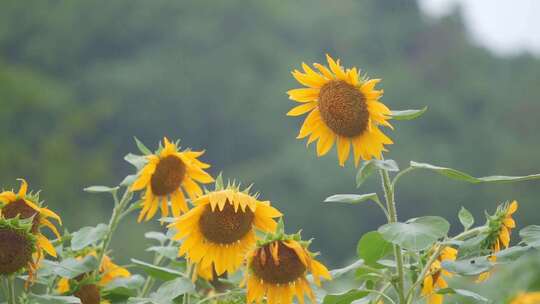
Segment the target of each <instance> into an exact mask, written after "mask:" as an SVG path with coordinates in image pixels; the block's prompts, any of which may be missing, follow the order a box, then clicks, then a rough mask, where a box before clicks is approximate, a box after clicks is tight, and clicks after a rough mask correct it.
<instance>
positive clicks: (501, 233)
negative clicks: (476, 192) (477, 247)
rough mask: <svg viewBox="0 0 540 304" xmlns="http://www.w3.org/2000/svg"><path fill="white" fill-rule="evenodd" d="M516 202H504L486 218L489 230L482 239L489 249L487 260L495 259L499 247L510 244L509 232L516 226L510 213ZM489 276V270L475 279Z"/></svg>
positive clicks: (512, 211) (514, 208)
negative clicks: (486, 235) (484, 238)
mask: <svg viewBox="0 0 540 304" xmlns="http://www.w3.org/2000/svg"><path fill="white" fill-rule="evenodd" d="M518 207H519V205H518V202H517V201H512V203H510V204H508V203H505V204H503V205H501V206H500V207H499V208H497V211H496V212H495V215H493V216H492V217H491V218H489V219H488V223H489V228H490V232H489V235H488V237H487V238H486V240H485V241H484V244H483V245H484V246H483V247H484V248H487V249H488V250H489V251H490V256H489V257H488V260H489V261H490V262H492V263H495V262H496V261H497V256H496V255H495V254H496V253H497V252H499V251H501V249H506V248H508V246H510V234H511V232H512V229H514V228H515V227H516V222H515V221H514V219H513V218H512V215H513V214H514V213H515V212H516V211H517V210H518ZM490 276H491V272H490V271H486V272H484V273H481V274H480V275H479V276H478V279H477V280H476V281H477V282H478V283H480V282H484V281H485V280H487V279H488V278H489V277H490Z"/></svg>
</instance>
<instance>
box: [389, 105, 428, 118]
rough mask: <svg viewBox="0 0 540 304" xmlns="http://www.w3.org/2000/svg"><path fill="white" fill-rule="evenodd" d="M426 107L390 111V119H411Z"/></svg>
mask: <svg viewBox="0 0 540 304" xmlns="http://www.w3.org/2000/svg"><path fill="white" fill-rule="evenodd" d="M427 109H428V107H427V106H425V107H423V108H422V109H420V110H403V111H392V114H391V115H392V119H395V120H413V119H415V118H418V117H420V116H422V114H424V113H426V111H427Z"/></svg>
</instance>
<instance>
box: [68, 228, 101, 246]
mask: <svg viewBox="0 0 540 304" xmlns="http://www.w3.org/2000/svg"><path fill="white" fill-rule="evenodd" d="M107 231H108V227H107V225H105V224H99V225H97V226H96V227H83V228H81V229H80V230H79V231H76V232H74V233H73V238H72V239H71V249H73V250H74V251H78V250H81V249H84V248H86V247H87V246H90V245H96V244H97V243H98V242H99V241H101V240H102V239H103V238H104V237H105V234H107Z"/></svg>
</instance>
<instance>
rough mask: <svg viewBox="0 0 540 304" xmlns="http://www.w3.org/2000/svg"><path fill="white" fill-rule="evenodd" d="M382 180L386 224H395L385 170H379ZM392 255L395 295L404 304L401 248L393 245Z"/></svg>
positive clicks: (395, 211) (387, 176)
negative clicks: (394, 261) (395, 271)
mask: <svg viewBox="0 0 540 304" xmlns="http://www.w3.org/2000/svg"><path fill="white" fill-rule="evenodd" d="M379 173H380V175H381V180H382V186H383V190H384V198H385V200H386V208H387V209H388V213H389V215H390V217H389V220H388V223H395V222H397V220H398V218H397V210H396V201H395V199H394V185H393V184H392V182H391V181H390V174H389V173H388V171H387V170H379ZM394 255H395V257H396V266H397V276H398V282H397V287H398V288H397V293H398V296H399V303H402V304H404V303H405V287H404V271H403V255H402V254H401V247H400V246H398V245H394Z"/></svg>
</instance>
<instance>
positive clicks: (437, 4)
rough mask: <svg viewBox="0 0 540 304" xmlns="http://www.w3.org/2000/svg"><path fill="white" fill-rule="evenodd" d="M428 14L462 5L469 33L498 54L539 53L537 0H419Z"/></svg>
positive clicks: (539, 3)
mask: <svg viewBox="0 0 540 304" xmlns="http://www.w3.org/2000/svg"><path fill="white" fill-rule="evenodd" d="M418 1H419V3H420V7H421V8H422V9H423V10H424V11H425V12H426V13H427V14H428V15H430V16H433V17H438V16H443V15H445V14H447V13H448V12H450V11H451V10H452V9H453V7H455V6H456V5H459V6H461V8H462V11H463V13H464V16H465V22H466V25H467V28H468V30H469V33H470V35H471V37H472V38H473V39H474V41H476V42H477V43H479V44H481V45H484V46H486V47H488V48H489V49H491V50H492V51H493V52H494V53H497V54H500V55H513V54H519V53H521V52H529V53H533V54H535V55H536V56H540V0H418Z"/></svg>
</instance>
